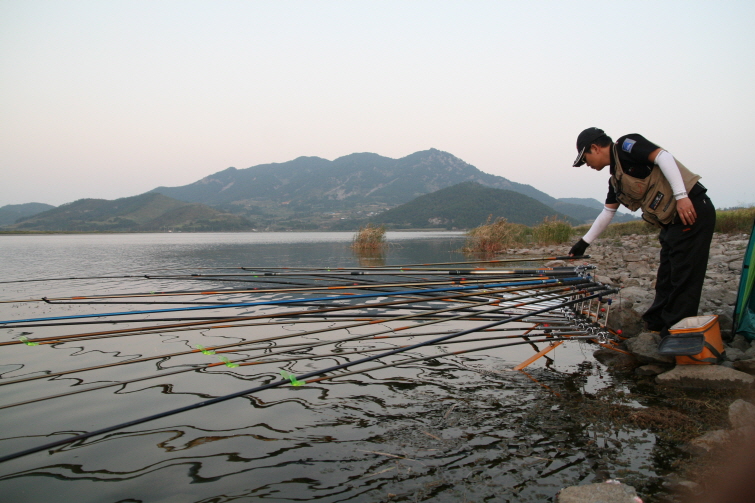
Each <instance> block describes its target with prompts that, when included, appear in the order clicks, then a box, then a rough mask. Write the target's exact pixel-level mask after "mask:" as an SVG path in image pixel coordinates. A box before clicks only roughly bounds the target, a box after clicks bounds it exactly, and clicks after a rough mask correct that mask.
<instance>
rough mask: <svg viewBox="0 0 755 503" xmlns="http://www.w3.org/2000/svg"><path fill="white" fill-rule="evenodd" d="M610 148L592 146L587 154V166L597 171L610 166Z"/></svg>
mask: <svg viewBox="0 0 755 503" xmlns="http://www.w3.org/2000/svg"><path fill="white" fill-rule="evenodd" d="M609 148H610V147H607V146H606V147H599V146H597V145H591V147H590V151H589V152H587V151H586V152H585V164H587V165H588V166H590V167H591V168H592V169H594V170H595V171H600V170H601V169H603V168H605V167H606V166H608V165H609V164H611V154H610V151H609Z"/></svg>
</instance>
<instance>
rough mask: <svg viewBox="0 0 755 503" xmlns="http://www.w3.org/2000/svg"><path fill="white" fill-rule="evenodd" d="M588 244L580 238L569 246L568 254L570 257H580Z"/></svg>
mask: <svg viewBox="0 0 755 503" xmlns="http://www.w3.org/2000/svg"><path fill="white" fill-rule="evenodd" d="M588 246H590V245H589V244H587V242H586V241H585V240H584V239H580V240H579V241H577V243H576V244H575V245H574V246H572V247H571V250H569V256H570V257H581V256H582V255H584V254H585V250H586V249H587V247H588Z"/></svg>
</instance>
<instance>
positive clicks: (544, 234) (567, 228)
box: [532, 217, 574, 245]
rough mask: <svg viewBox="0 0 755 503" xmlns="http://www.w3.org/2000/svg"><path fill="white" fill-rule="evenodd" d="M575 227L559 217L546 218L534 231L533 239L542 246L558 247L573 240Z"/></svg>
mask: <svg viewBox="0 0 755 503" xmlns="http://www.w3.org/2000/svg"><path fill="white" fill-rule="evenodd" d="M573 235H574V227H572V226H571V224H570V223H569V222H565V221H564V220H559V219H558V217H545V219H544V220H543V223H541V224H538V225H537V226H535V228H534V229H532V239H533V241H535V242H536V243H538V244H541V245H558V244H561V243H566V242H569V241H571V240H572V236H573Z"/></svg>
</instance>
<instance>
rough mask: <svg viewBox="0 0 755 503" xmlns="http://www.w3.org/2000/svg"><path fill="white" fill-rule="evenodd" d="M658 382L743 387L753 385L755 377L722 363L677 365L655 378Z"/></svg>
mask: <svg viewBox="0 0 755 503" xmlns="http://www.w3.org/2000/svg"><path fill="white" fill-rule="evenodd" d="M655 380H656V382H657V383H658V384H666V385H669V386H678V387H680V388H707V389H741V388H747V387H750V386H752V384H753V383H755V377H753V376H751V375H750V374H746V373H744V372H740V371H738V370H734V369H730V368H726V367H723V366H721V365H677V366H676V367H674V368H673V369H671V370H669V371H668V372H665V373H663V374H661V375H659V376H658V377H656V378H655Z"/></svg>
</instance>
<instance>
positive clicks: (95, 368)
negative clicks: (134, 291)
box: [0, 301, 503, 386]
mask: <svg viewBox="0 0 755 503" xmlns="http://www.w3.org/2000/svg"><path fill="white" fill-rule="evenodd" d="M395 303H406V302H405V301H397V302H395ZM487 304H488V302H487V301H486V302H482V303H480V305H487ZM467 307H468V306H457V307H449V308H445V309H442V310H438V311H440V312H450V311H453V310H461V309H466V308H467ZM501 309H503V308H501ZM473 314H476V313H471V314H470V313H467V314H466V315H465V316H472V315H473ZM416 316H417V315H416V314H407V315H404V316H402V317H397V318H394V319H392V320H391V321H395V320H398V319H411V318H413V317H416ZM440 321H446V320H445V319H444V320H440ZM437 322H439V321H435V322H434V323H437ZM375 323H377V322H376V321H374V320H370V321H366V322H360V323H356V324H353V325H349V326H346V327H337V329H338V330H348V329H351V328H356V327H360V326H366V325H371V324H375ZM333 330H334V329H333V328H331V327H327V328H324V329H319V330H312V331H307V332H301V333H290V334H283V335H279V336H273V337H268V338H265V339H261V340H256V341H251V342H249V341H244V342H236V343H230V344H225V345H221V346H215V347H213V348H210V349H211V350H217V349H224V348H227V347H237V346H240V345H248V344H255V343H259V342H269V341H272V340H280V339H285V338H291V337H298V336H302V335H314V334H317V333H323V332H329V331H333ZM388 331H391V332H393V331H395V329H390V330H388ZM357 337H362V336H357ZM346 340H352V339H351V338H349V339H346ZM17 342H19V343H20V342H21V341H17ZM199 351H200V350H198V349H197V350H191V351H182V352H177V353H171V354H163V355H157V356H150V357H143V358H136V359H131V360H126V361H120V362H114V363H109V364H102V365H97V366H93V367H87V368H80V369H74V370H67V371H60V372H54V373H46V374H43V375H38V376H30V377H24V378H20V379H14V380H10V381H2V380H0V386H4V385H8V384H14V383H18V382H26V381H31V380H36V379H43V378H49V377H59V376H61V375H68V374H73V373H79V372H85V371H89V370H100V369H103V368H109V367H115V366H121V365H127V364H131V363H140V362H144V361H150V360H156V359H168V358H171V357H175V356H181V355H186V354H191V353H196V352H199ZM249 358H251V357H249ZM247 359H248V358H247ZM238 361H243V360H238ZM233 363H235V361H234V362H233Z"/></svg>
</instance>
